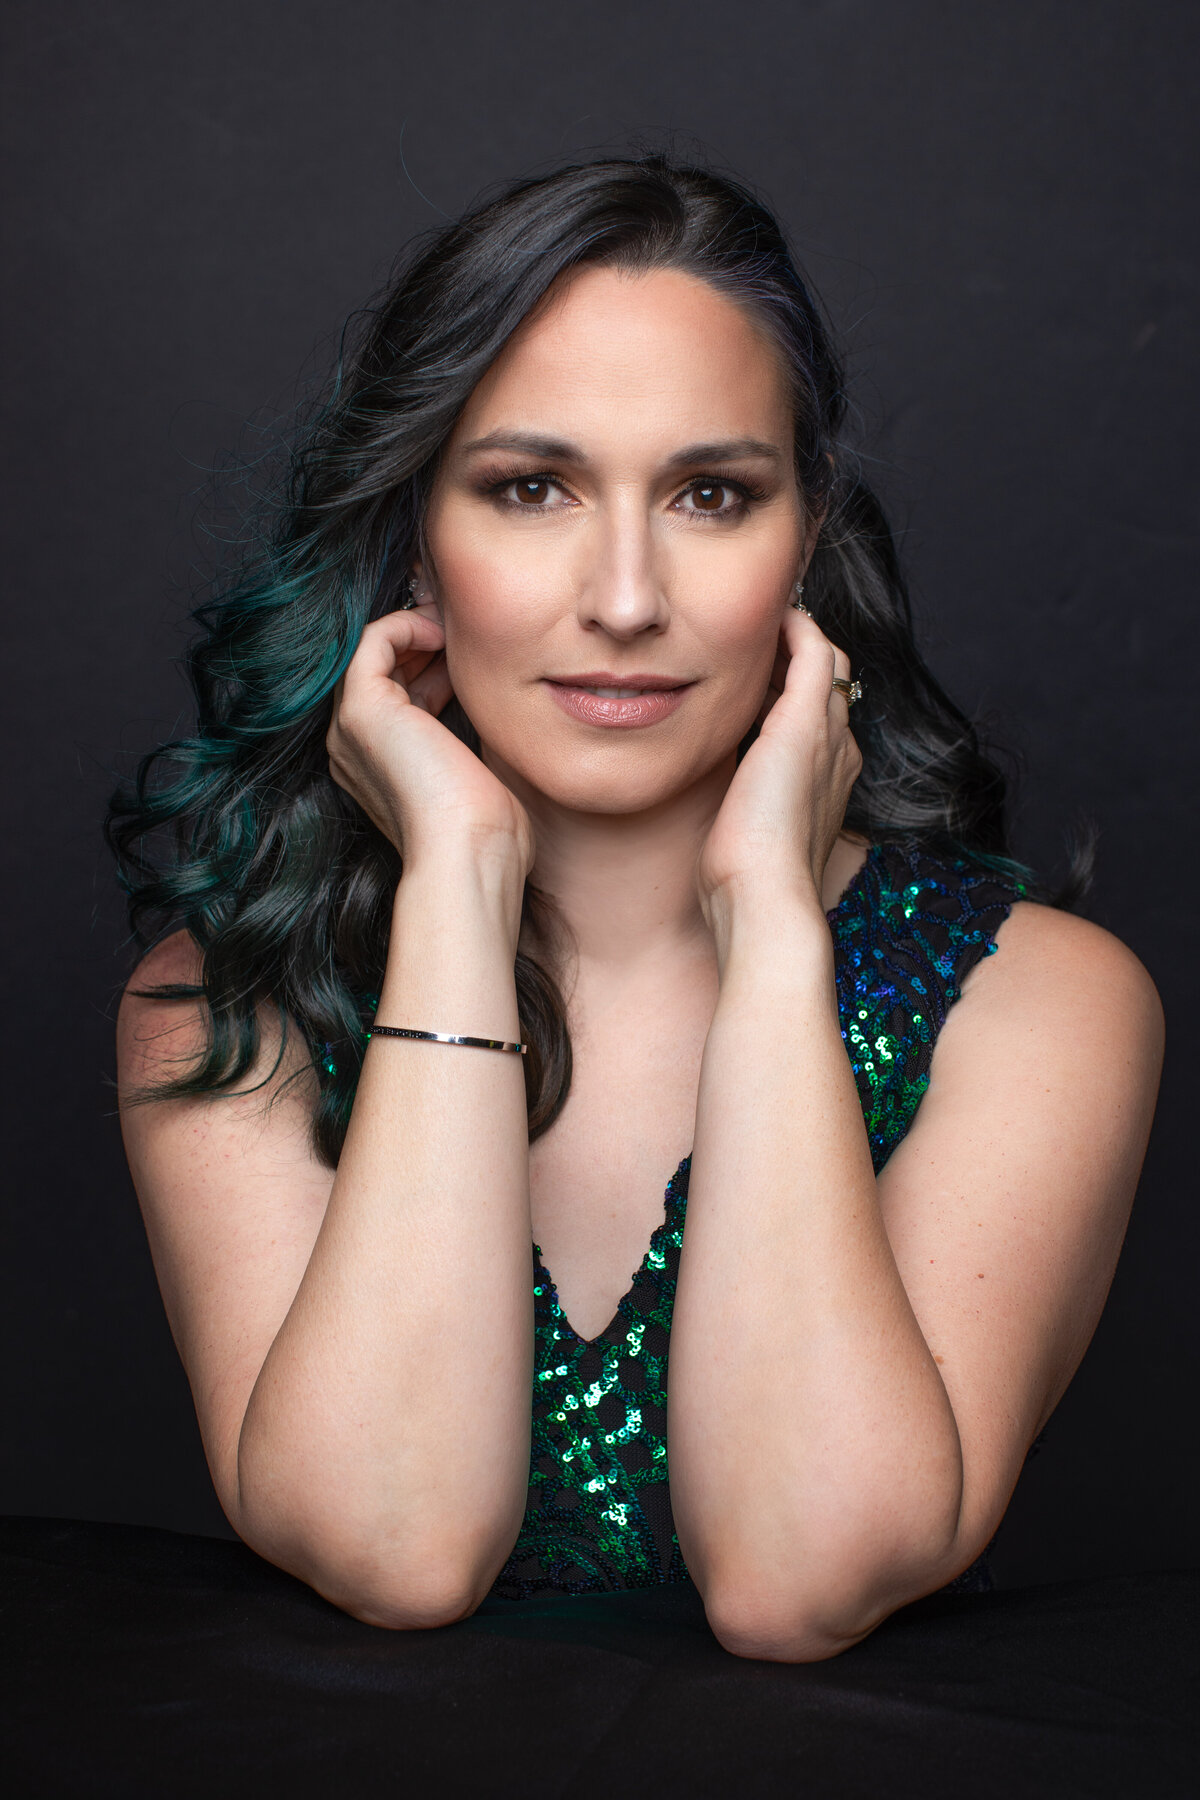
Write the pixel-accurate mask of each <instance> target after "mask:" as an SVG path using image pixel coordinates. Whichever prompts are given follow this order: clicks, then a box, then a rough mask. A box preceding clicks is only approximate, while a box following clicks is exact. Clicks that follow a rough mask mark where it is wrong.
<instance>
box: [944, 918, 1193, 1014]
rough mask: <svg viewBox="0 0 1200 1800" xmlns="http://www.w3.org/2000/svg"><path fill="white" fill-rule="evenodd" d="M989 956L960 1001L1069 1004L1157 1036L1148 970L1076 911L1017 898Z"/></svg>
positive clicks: (1042, 1006)
mask: <svg viewBox="0 0 1200 1800" xmlns="http://www.w3.org/2000/svg"><path fill="white" fill-rule="evenodd" d="M995 951H996V954H994V955H992V956H989V957H985V958H984V960H983V961H982V962H981V963H979V964H977V965H976V967H975V969H973V970H972V971H971V974H970V975H969V976H968V977H967V978H966V980H965V982H964V983H963V998H964V1000H965V999H967V998H968V996H973V997H974V1004H973V1008H972V1010H975V1009H976V1008H977V1007H978V1004H979V998H980V997H982V995H983V994H984V993H986V994H988V996H989V997H990V1000H991V1002H992V1004H994V1005H1006V1004H1011V1003H1012V1002H1014V1001H1019V1002H1020V1003H1021V1006H1022V1010H1023V1011H1026V1010H1028V1009H1029V1008H1030V1007H1031V1006H1032V1007H1034V1008H1035V1009H1036V1010H1037V1011H1038V1012H1039V1013H1040V1012H1043V1011H1044V1010H1047V1009H1048V1010H1051V1011H1052V1010H1054V1009H1055V1008H1056V1007H1059V1006H1063V1005H1067V1006H1068V1007H1069V1009H1070V1011H1071V1012H1072V1013H1073V1014H1074V1013H1075V1012H1076V1009H1077V1008H1079V1007H1081V1006H1082V1007H1083V1008H1084V1009H1085V1010H1086V1009H1088V1008H1089V1007H1091V1008H1094V1009H1095V1010H1097V1011H1098V1012H1101V1013H1104V1014H1108V1015H1114V1014H1120V1015H1123V1016H1124V1017H1125V1018H1126V1019H1127V1021H1128V1025H1129V1027H1130V1028H1131V1029H1135V1030H1141V1031H1145V1030H1148V1029H1149V1030H1152V1031H1153V1030H1158V1029H1161V1023H1162V1003H1161V1001H1160V999H1159V995H1158V989H1157V988H1156V987H1155V985H1154V982H1153V980H1152V979H1151V976H1150V973H1149V971H1148V969H1147V968H1146V966H1145V964H1144V963H1143V962H1141V960H1140V959H1139V958H1138V957H1137V956H1136V955H1135V954H1134V952H1133V951H1132V950H1131V949H1130V948H1129V946H1128V945H1127V944H1125V943H1123V942H1122V940H1121V939H1120V938H1119V937H1117V936H1116V935H1115V934H1114V933H1113V932H1111V931H1108V930H1106V929H1105V928H1104V927H1103V926H1102V925H1097V924H1095V923H1094V922H1093V921H1092V920H1090V919H1084V918H1081V917H1080V916H1079V915H1078V914H1077V913H1069V912H1063V911H1062V910H1061V909H1059V908H1058V907H1054V906H1046V905H1043V904H1042V903H1041V902H1039V901H1034V900H1020V901H1017V902H1016V903H1015V904H1014V906H1013V907H1012V910H1011V912H1010V913H1009V916H1008V918H1007V919H1006V920H1005V921H1004V923H1003V924H1002V925H1001V926H1000V928H999V929H998V931H997V933H996V937H995Z"/></svg>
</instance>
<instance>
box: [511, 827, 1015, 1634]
mask: <svg viewBox="0 0 1200 1800" xmlns="http://www.w3.org/2000/svg"><path fill="white" fill-rule="evenodd" d="M1024 891H1025V890H1024V888H1023V887H1022V886H1021V884H1020V883H1017V882H1010V881H1007V880H1005V879H1004V878H1002V877H1001V876H999V875H997V874H995V873H994V872H993V871H991V870H990V869H988V868H986V867H985V866H984V865H982V864H979V863H975V862H974V861H972V860H969V859H954V860H947V859H944V858H940V857H936V856H933V855H931V854H929V853H927V852H923V851H921V850H920V849H916V848H913V847H906V846H902V845H898V844H876V845H875V846H873V848H872V850H871V852H870V854H869V855H868V857H867V859H866V861H865V863H864V864H863V866H862V868H861V869H860V870H859V872H858V874H857V875H856V877H855V879H854V880H853V881H852V882H851V884H850V887H849V888H848V889H847V891H846V893H845V894H844V895H843V897H842V900H841V902H840V903H839V905H838V906H837V907H836V908H835V909H834V911H833V912H831V913H830V914H829V923H830V928H831V931H832V933H833V940H834V952H835V971H836V982H837V995H838V1009H839V1013H840V1016H841V1019H842V1037H843V1039H844V1040H845V1044H846V1050H847V1054H848V1055H849V1058H850V1064H851V1068H852V1069H853V1072H854V1079H855V1083H856V1085H857V1088H858V1094H859V1099H860V1102H861V1104H862V1109H863V1119H864V1123H865V1125H866V1130H867V1137H868V1140H869V1143H870V1146H871V1156H872V1161H873V1163H874V1167H875V1169H876V1171H878V1170H879V1169H881V1168H882V1167H883V1164H884V1163H885V1162H886V1161H887V1158H888V1157H889V1156H890V1155H891V1153H892V1151H893V1150H894V1149H895V1147H896V1145H897V1144H898V1143H899V1142H900V1140H901V1139H902V1138H903V1136H904V1134H905V1132H906V1131H907V1130H908V1128H909V1125H910V1124H911V1123H912V1120H913V1117H914V1116H915V1114H916V1111H917V1108H918V1106H919V1105H920V1102H921V1098H922V1096H923V1094H924V1093H925V1090H926V1089H927V1087H928V1085H929V1066H930V1060H931V1057H932V1052H933V1045H934V1043H935V1042H936V1039H937V1034H938V1031H939V1030H940V1028H941V1025H942V1023H943V1021H944V1019H945V1016H946V1012H947V1010H948V1008H949V1007H950V1005H951V1004H952V1003H953V1001H954V1000H956V999H957V998H958V996H959V994H960V992H961V988H962V983H963V981H964V980H965V978H966V975H967V973H968V972H969V970H970V969H971V968H972V967H973V966H974V964H975V963H976V962H978V961H979V960H980V958H981V957H983V956H985V955H989V954H990V953H992V952H993V951H994V950H995V948H996V945H995V943H994V941H993V938H994V934H995V932H996V930H997V929H998V927H999V925H1000V924H1001V923H1002V921H1003V920H1004V919H1005V918H1006V917H1007V915H1008V911H1009V908H1010V906H1011V905H1012V903H1013V901H1014V900H1016V899H1019V898H1020V897H1021V895H1022V894H1023V893H1024ZM690 1168H691V1158H690V1157H685V1158H684V1160H683V1161H682V1162H681V1164H680V1165H679V1168H678V1169H677V1170H676V1172H675V1174H674V1176H673V1177H672V1179H671V1182H670V1184H669V1186H668V1188H667V1192H666V1204H665V1217H664V1219H663V1223H662V1225H661V1226H660V1227H659V1228H658V1230H657V1231H656V1232H655V1233H654V1236H653V1237H652V1239H651V1242H650V1248H649V1250H648V1252H647V1254H646V1257H645V1260H644V1261H643V1263H642V1266H641V1268H640V1269H639V1270H638V1272H637V1274H636V1275H635V1276H634V1279H633V1286H632V1287H631V1288H630V1290H629V1292H628V1293H627V1294H626V1295H625V1297H624V1298H623V1299H622V1301H621V1302H620V1305H619V1307H618V1310H617V1313H616V1316H615V1317H614V1319H613V1321H612V1323H611V1324H610V1325H609V1326H608V1327H607V1329H606V1330H605V1331H603V1332H602V1333H601V1334H600V1336H599V1337H598V1338H594V1339H592V1340H591V1341H590V1342H585V1341H584V1340H583V1339H582V1338H580V1337H578V1336H577V1334H576V1333H575V1332H574V1331H573V1330H572V1329H571V1326H570V1325H569V1324H568V1322H567V1320H566V1318H565V1316H564V1314H563V1312H562V1309H561V1307H560V1306H559V1303H558V1296H557V1294H556V1292H555V1289H554V1286H553V1283H552V1281H551V1279H550V1277H549V1274H548V1272H547V1271H546V1270H545V1268H544V1267H543V1266H542V1261H541V1252H540V1250H538V1248H537V1247H536V1246H535V1247H534V1253H533V1300H534V1325H535V1343H536V1348H535V1367H534V1391H533V1431H532V1450H531V1457H530V1475H529V1501H528V1506H527V1509H526V1513H525V1518H524V1520H523V1522H522V1525H521V1530H520V1534H519V1536H518V1538H517V1542H516V1545H515V1547H514V1549H513V1552H512V1555H511V1556H510V1557H509V1559H508V1562H507V1563H506V1565H505V1567H504V1569H503V1570H502V1571H501V1574H500V1576H499V1578H498V1580H497V1581H496V1584H495V1588H494V1590H493V1591H494V1592H495V1593H496V1594H499V1595H509V1596H512V1597H514V1598H516V1597H524V1596H527V1595H531V1594H535V1593H546V1592H557V1593H564V1592H565V1593H574V1594H579V1593H594V1592H602V1591H604V1590H607V1589H613V1588H636V1587H648V1586H654V1585H657V1584H658V1583H659V1582H663V1581H680V1580H686V1579H687V1569H686V1568H685V1566H684V1562H683V1558H682V1556H681V1554H680V1550H679V1542H678V1539H677V1537H676V1536H675V1530H674V1525H673V1522H672V1519H671V1508H670V1489H669V1485H668V1478H667V1441H666V1424H667V1418H666V1412H667V1355H668V1350H669V1346H670V1331H671V1313H672V1308H673V1305H674V1299H675V1286H676V1278H677V1274H678V1268H679V1252H680V1248H681V1246H682V1243H683V1229H684V1219H685V1215H686V1211H687V1190H688V1176H689V1173H690Z"/></svg>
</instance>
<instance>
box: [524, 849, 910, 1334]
mask: <svg viewBox="0 0 1200 1800" xmlns="http://www.w3.org/2000/svg"><path fill="white" fill-rule="evenodd" d="M880 849H881V846H880V845H879V844H878V843H873V844H871V845H870V846H869V847H868V849H867V854H866V855H865V856H864V857H863V859H862V861H861V862H860V863H859V865H858V867H857V869H856V870H855V871H854V873H853V875H852V876H851V877H850V879H849V881H848V882H847V883H846V885H845V887H844V888H843V889H842V892H841V895H840V897H839V899H838V902H837V905H836V906H831V907H830V908H829V909H828V911H827V912H826V914H825V917H826V919H827V920H828V921H829V924H830V925H833V924H835V923H836V921H837V919H838V918H839V917H840V915H841V914H842V913H843V912H844V911H846V910H847V903H848V902H849V901H850V900H851V898H854V899H857V897H858V893H859V890H860V888H861V887H862V884H863V881H864V879H865V877H866V872H867V865H868V864H869V863H871V862H872V861H873V860H874V858H875V856H876V853H877V852H878V851H879V850H880ZM691 1166H692V1152H691V1151H690V1150H689V1151H688V1153H687V1155H686V1156H685V1157H684V1158H683V1160H682V1161H681V1162H680V1164H679V1167H678V1168H677V1169H676V1171H675V1173H674V1175H672V1177H671V1179H670V1181H668V1183H667V1186H666V1190H665V1192H664V1194H663V1216H662V1220H661V1222H660V1223H659V1224H658V1225H656V1226H655V1228H654V1230H653V1231H652V1232H651V1234H650V1242H649V1243H648V1244H647V1246H646V1254H645V1255H644V1256H643V1258H642V1260H641V1262H640V1263H639V1264H638V1266H637V1268H636V1269H635V1270H634V1274H633V1280H632V1281H631V1282H630V1284H629V1286H628V1287H627V1288H626V1290H625V1292H624V1293H623V1294H622V1295H621V1298H620V1299H619V1300H618V1301H617V1305H616V1310H615V1311H614V1313H613V1316H612V1318H611V1319H610V1320H609V1321H608V1324H607V1325H606V1326H605V1327H604V1329H603V1331H599V1332H597V1334H596V1336H595V1337H592V1338H585V1337H584V1336H583V1335H582V1333H581V1332H578V1331H576V1329H575V1327H574V1326H573V1325H572V1323H571V1321H570V1319H568V1317H567V1315H566V1312H565V1311H564V1309H563V1304H562V1301H561V1300H560V1299H559V1297H558V1288H557V1286H556V1285H555V1282H554V1277H553V1276H552V1275H551V1273H550V1271H549V1269H548V1268H547V1267H546V1265H545V1263H544V1262H543V1260H542V1251H541V1246H540V1245H539V1244H535V1245H534V1246H533V1258H534V1274H535V1278H540V1282H541V1284H542V1285H543V1286H545V1287H547V1288H548V1289H549V1290H550V1293H551V1294H552V1295H553V1296H554V1304H555V1305H556V1306H557V1307H558V1315H559V1318H560V1319H561V1320H562V1323H563V1325H564V1326H565V1328H566V1330H567V1331H569V1332H570V1334H571V1336H572V1337H573V1338H574V1340H575V1343H576V1345H577V1346H582V1348H583V1349H585V1350H597V1349H599V1348H600V1347H601V1346H602V1345H605V1344H608V1343H609V1342H610V1341H611V1338H610V1334H611V1332H612V1329H613V1326H614V1325H616V1324H617V1323H618V1321H619V1320H620V1319H621V1317H622V1308H623V1307H624V1305H625V1302H626V1301H627V1300H628V1299H629V1297H630V1295H631V1294H633V1293H636V1291H637V1289H638V1287H639V1286H640V1284H641V1282H642V1279H643V1277H644V1276H645V1274H646V1271H647V1270H648V1268H649V1266H650V1258H651V1257H652V1256H653V1255H654V1252H655V1251H656V1250H657V1249H658V1247H659V1243H660V1240H661V1239H662V1238H664V1237H666V1235H667V1234H668V1233H669V1232H670V1231H671V1230H672V1228H673V1227H674V1224H675V1215H676V1213H678V1212H679V1211H682V1210H683V1209H684V1208H685V1207H686V1205H687V1196H686V1195H682V1196H681V1195H680V1194H679V1192H678V1189H677V1187H676V1184H677V1182H678V1181H679V1180H680V1177H681V1176H682V1175H683V1173H684V1171H685V1169H686V1171H687V1173H688V1175H689V1176H690V1174H691Z"/></svg>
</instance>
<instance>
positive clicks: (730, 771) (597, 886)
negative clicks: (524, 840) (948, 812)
mask: <svg viewBox="0 0 1200 1800" xmlns="http://www.w3.org/2000/svg"><path fill="white" fill-rule="evenodd" d="M483 756H484V761H485V762H486V763H487V765H488V767H489V768H491V769H492V771H493V773H495V774H496V775H498V776H499V777H500V779H501V780H502V781H504V783H505V785H506V786H508V787H509V788H510V789H511V790H512V791H513V793H515V794H516V796H517V798H518V799H519V800H520V801H521V803H522V805H523V806H524V807H525V809H526V811H527V812H528V814H529V817H530V822H531V824H532V825H533V829H534V834H535V838H536V842H537V856H536V860H535V863H534V867H533V871H532V874H531V877H530V880H531V882H532V884H533V886H534V887H535V888H537V889H538V890H539V891H540V892H541V893H543V894H544V895H546V897H547V899H549V900H550V901H551V902H552V903H553V906H554V909H555V913H556V915H557V917H558V919H559V920H561V922H562V924H563V925H564V926H565V927H566V934H567V943H568V944H569V946H570V948H569V951H568V953H567V954H568V956H569V959H570V960H571V961H572V962H575V963H576V965H577V967H582V966H588V967H592V968H597V969H598V968H600V967H604V968H607V969H608V970H610V971H615V970H617V969H624V970H627V971H632V970H635V969H637V968H638V967H639V966H641V965H644V964H645V962H647V961H648V960H653V961H655V962H661V961H662V960H663V959H664V958H669V957H670V956H671V955H672V954H675V955H677V956H684V957H687V958H689V959H690V958H692V957H695V956H696V955H697V954H698V953H699V954H701V955H710V954H711V953H712V935H711V933H710V931H709V929H708V926H707V924H706V922H705V919H704V915H703V913H702V912H701V909H700V901H699V897H698V894H697V890H696V865H697V861H698V859H699V856H700V852H701V849H702V848H703V845H704V841H705V838H706V837H707V835H708V831H709V828H710V826H711V825H712V822H713V820H714V818H715V817H716V815H717V810H718V808H719V807H720V804H721V801H722V800H723V799H724V797H725V790H726V789H727V788H728V786H729V783H730V782H731V781H732V779H733V775H734V771H735V769H736V766H737V763H736V758H735V757H734V756H732V755H731V756H730V757H728V758H727V759H726V761H725V762H724V763H722V764H720V765H719V766H718V767H717V768H715V769H713V770H712V771H710V773H709V774H708V775H706V776H704V777H703V778H702V779H701V780H700V781H698V782H696V783H695V784H694V785H693V786H692V787H690V788H688V789H686V790H685V791H684V792H683V793H682V794H676V795H673V796H672V798H671V799H670V800H669V801H664V802H663V803H662V804H661V805H659V806H654V807H650V808H647V809H645V810H643V811H640V812H635V813H616V814H611V813H610V814H605V813H585V812H578V811H575V810H573V809H571V808H568V807H563V806H559V805H557V804H556V803H555V802H554V801H552V800H549V799H547V797H546V796H545V794H543V793H541V792H539V791H538V790H537V789H536V788H532V787H530V786H529V784H528V783H526V782H524V781H523V780H522V779H521V777H520V776H518V775H517V774H516V772H515V770H512V769H510V768H508V767H507V765H504V764H501V763H500V762H499V760H498V759H496V758H495V757H493V756H492V755H491V754H490V753H489V752H488V751H487V750H486V749H485V750H484V752H483ZM866 848H867V846H866V841H865V840H864V839H856V838H850V837H847V836H846V835H845V834H843V835H842V836H840V837H839V838H838V839H837V841H836V842H835V843H834V846H833V850H832V852H831V854H830V857H829V862H828V864H827V866H826V869H825V872H824V878H823V881H822V890H821V893H822V902H823V904H824V906H825V907H826V909H831V908H832V907H834V906H836V904H837V902H838V900H839V899H840V898H841V895H842V893H843V892H844V891H845V888H846V886H847V884H848V883H849V882H850V881H851V880H852V879H853V877H854V875H855V874H856V873H857V871H858V868H859V866H860V864H861V863H862V861H863V858H864V856H865V854H866ZM539 948H540V949H541V951H542V953H543V954H545V952H546V951H547V950H548V949H549V948H550V946H548V945H542V946H540V947H539Z"/></svg>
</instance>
